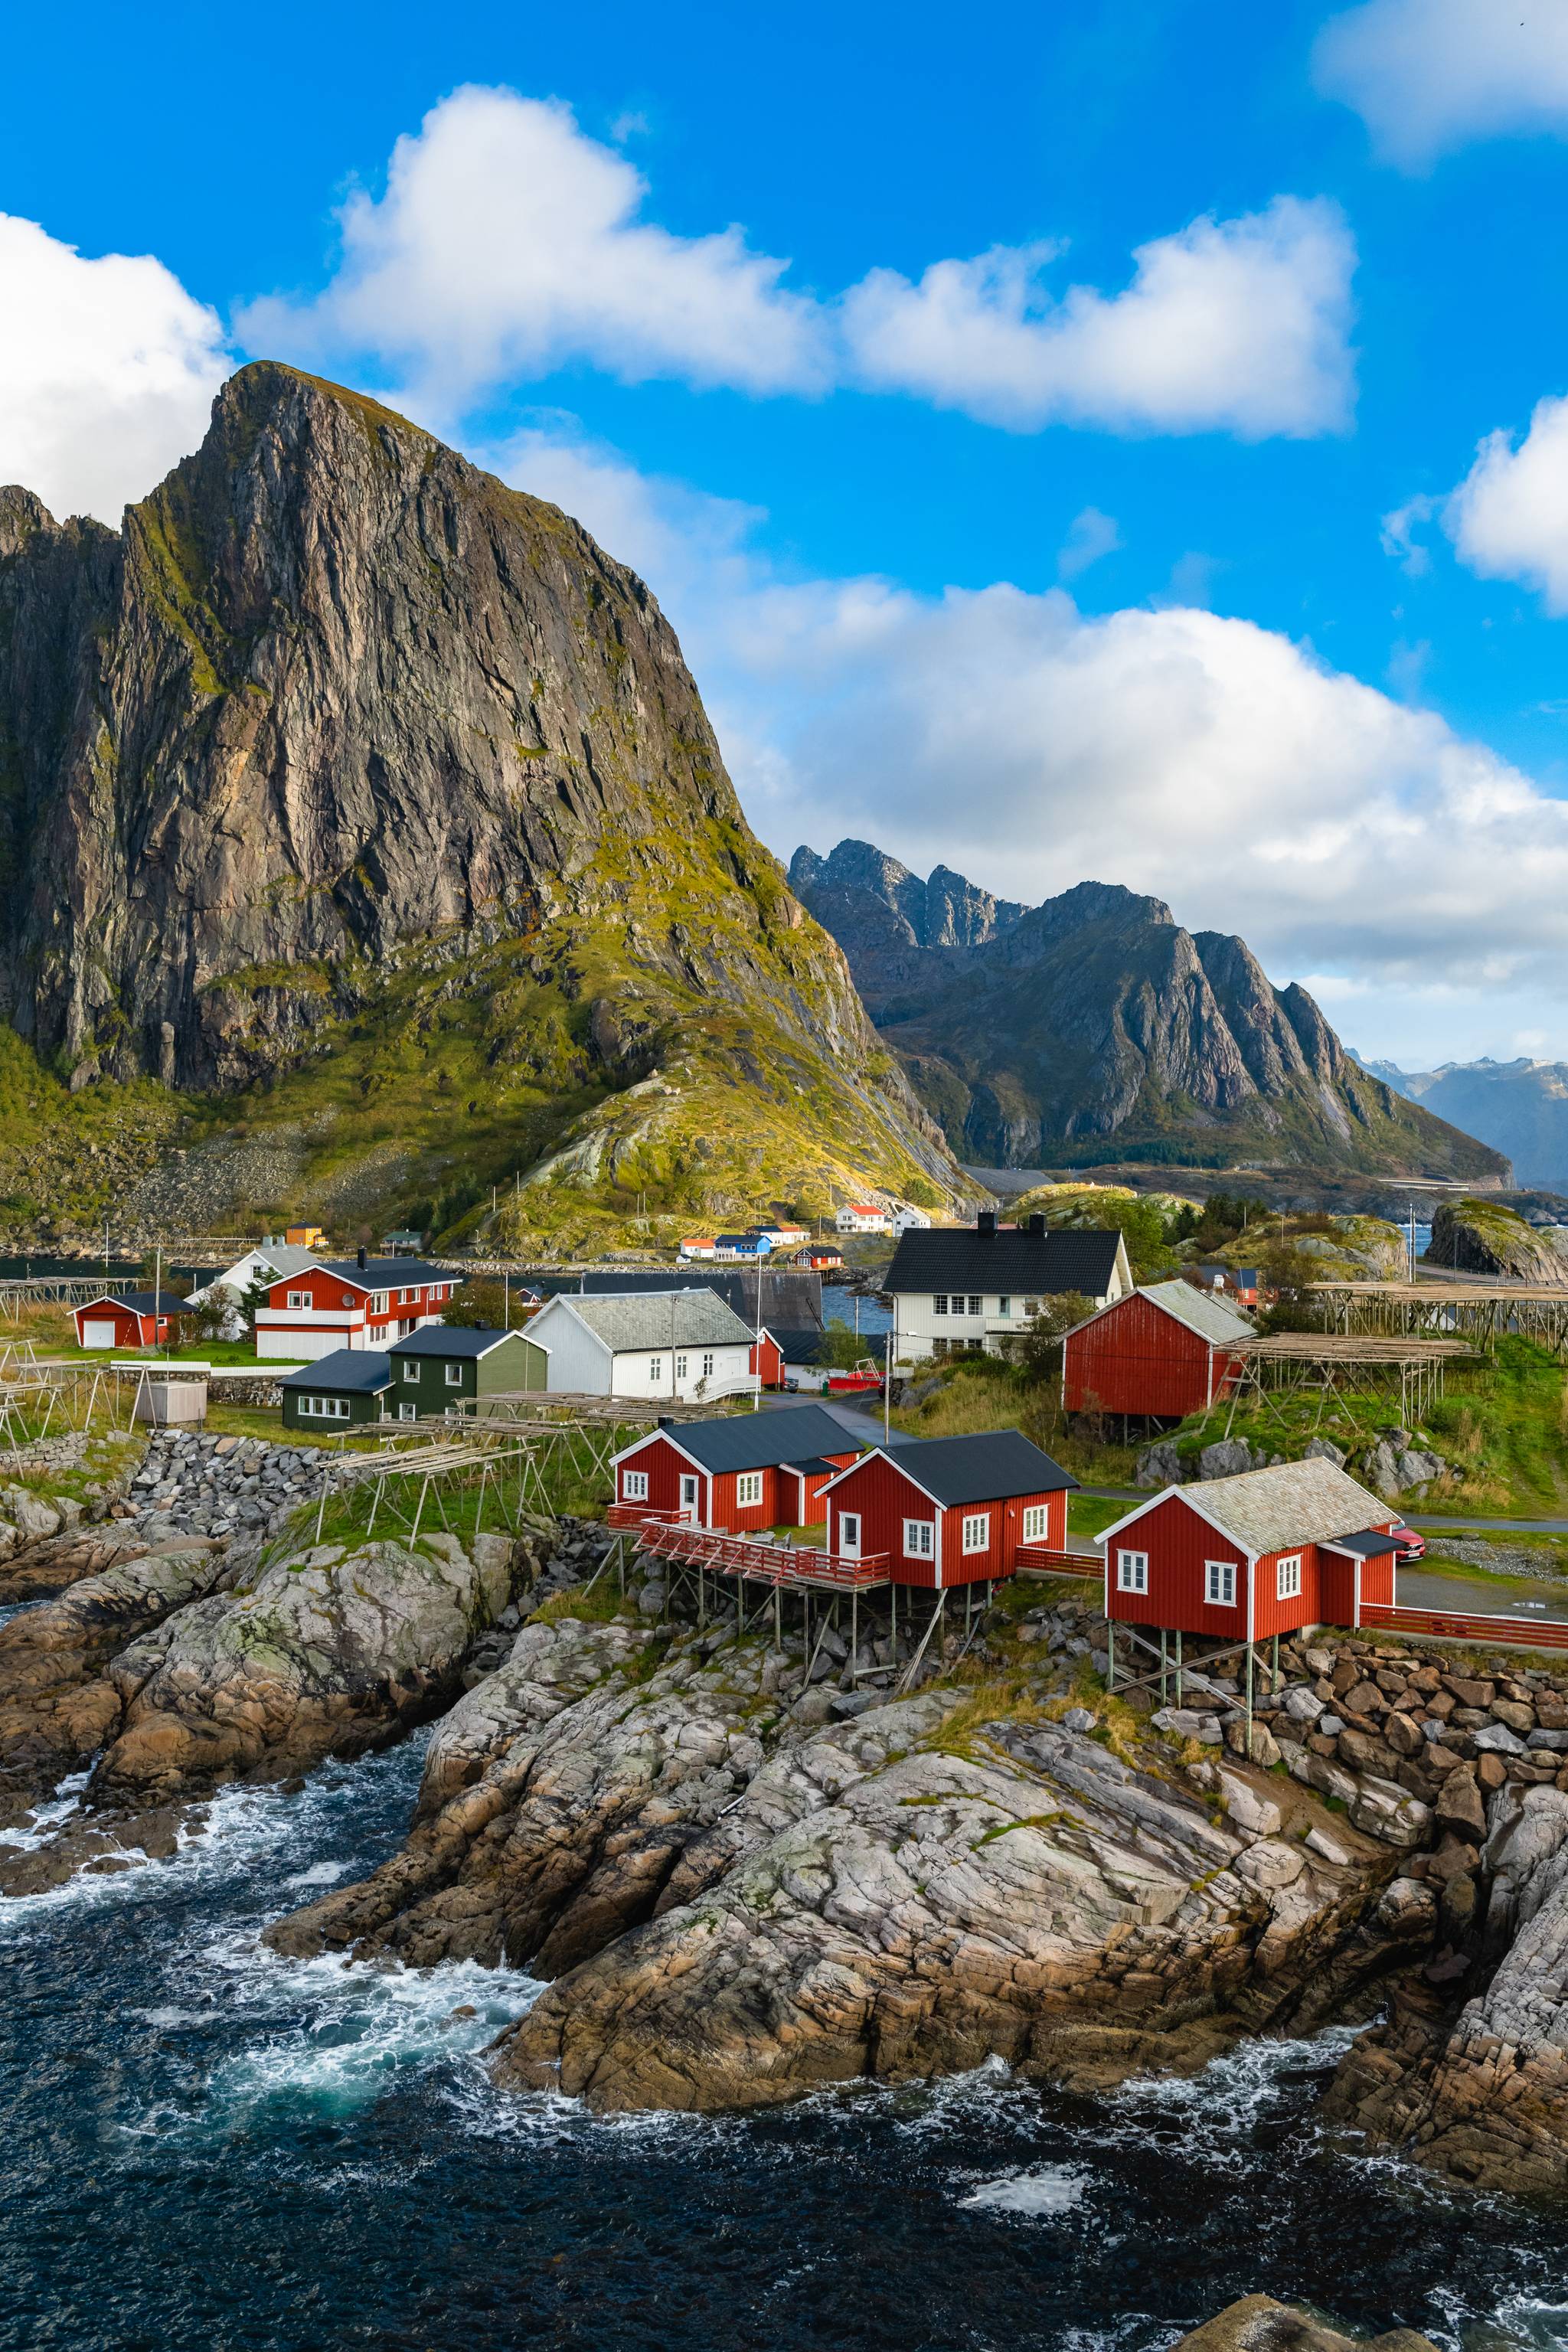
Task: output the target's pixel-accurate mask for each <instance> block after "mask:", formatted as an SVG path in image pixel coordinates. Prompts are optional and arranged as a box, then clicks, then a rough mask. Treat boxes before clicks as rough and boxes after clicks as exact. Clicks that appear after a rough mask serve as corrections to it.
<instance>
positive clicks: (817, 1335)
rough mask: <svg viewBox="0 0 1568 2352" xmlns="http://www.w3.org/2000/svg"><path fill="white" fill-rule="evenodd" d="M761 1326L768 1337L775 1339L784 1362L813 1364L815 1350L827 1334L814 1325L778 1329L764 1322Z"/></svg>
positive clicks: (814, 1361)
mask: <svg viewBox="0 0 1568 2352" xmlns="http://www.w3.org/2000/svg"><path fill="white" fill-rule="evenodd" d="M763 1330H764V1331H765V1332H766V1333H767V1335H768V1337H769V1339H776V1340H777V1342H778V1350H779V1354H780V1355H781V1356H782V1357H783V1358H784V1362H785V1363H786V1364H815V1363H816V1351H817V1349H819V1348H820V1347H821V1345H822V1343H823V1340H824V1339H826V1336H827V1335H826V1332H825V1331H819V1330H817V1329H816V1326H815V1325H811V1326H808V1328H806V1329H805V1330H802V1331H795V1330H789V1329H785V1330H780V1329H779V1328H778V1327H777V1326H776V1325H775V1324H773V1323H764V1324H763Z"/></svg>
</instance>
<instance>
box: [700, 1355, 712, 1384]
mask: <svg viewBox="0 0 1568 2352" xmlns="http://www.w3.org/2000/svg"><path fill="white" fill-rule="evenodd" d="M702 1377H703V1379H704V1380H705V1381H710V1380H711V1379H712V1377H713V1359H712V1357H711V1356H704V1357H703V1359H702Z"/></svg>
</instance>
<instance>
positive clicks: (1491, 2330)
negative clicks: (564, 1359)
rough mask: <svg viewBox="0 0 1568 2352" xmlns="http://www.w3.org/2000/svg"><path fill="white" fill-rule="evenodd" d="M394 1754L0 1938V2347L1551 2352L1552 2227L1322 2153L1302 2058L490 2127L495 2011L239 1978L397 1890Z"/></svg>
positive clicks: (312, 1963)
mask: <svg viewBox="0 0 1568 2352" xmlns="http://www.w3.org/2000/svg"><path fill="white" fill-rule="evenodd" d="M420 1746H421V1742H419V1741H417V1740H415V1741H410V1742H409V1743H407V1744H405V1746H404V1747H402V1748H398V1749H396V1750H395V1751H393V1752H391V1753H389V1754H388V1755H386V1756H384V1757H379V1758H376V1759H371V1760H370V1761H368V1762H364V1763H361V1764H357V1765H354V1766H353V1767H349V1768H337V1767H328V1768H327V1769H324V1770H322V1771H321V1772H319V1773H317V1774H316V1775H314V1776H313V1777H312V1779H311V1780H310V1783H309V1785H308V1786H307V1788H306V1790H305V1791H304V1792H303V1793H302V1794H300V1795H297V1796H294V1797H289V1796H285V1795H283V1794H281V1793H280V1792H279V1791H276V1790H236V1791H229V1792H226V1793H225V1794H223V1795H221V1796H220V1797H219V1798H218V1799H217V1801H216V1803H215V1804H214V1806H213V1808H212V1811H211V1829H210V1832H209V1833H208V1834H207V1835H205V1836H203V1837H198V1838H195V1839H192V1840H190V1841H188V1842H187V1843H185V1844H184V1846H183V1847H182V1850H181V1851H180V1852H179V1853H177V1854H176V1855H174V1857H172V1858H171V1859H170V1860H168V1861H167V1862H163V1863H157V1864H151V1865H149V1866H148V1867H146V1868H144V1869H141V1870H137V1871H132V1872H127V1873H124V1874H121V1875H117V1876H108V1877H98V1878H88V1879H80V1880H78V1881H77V1882H76V1883H75V1884H73V1885H70V1886H68V1887H65V1888H61V1889H58V1890H57V1891H56V1892H54V1893H53V1894H50V1895H42V1896H38V1897H36V1898H34V1899H32V1900H31V1901H27V1902H12V1903H0V1970H3V1976H0V1983H3V1986H4V2000H3V2001H0V2032H3V2035H4V2040H5V2108H4V2133H5V2138H4V2166H3V2173H0V2179H3V2181H4V2191H5V2194H4V2200H3V2209H0V2210H3V2225H0V2226H3V2228H4V2231H5V2245H4V2250H3V2252H4V2259H3V2260H0V2345H3V2346H5V2347H24V2346H25V2347H71V2352H79V2348H80V2347H108V2352H141V2347H146V2352H186V2347H190V2348H191V2352H198V2347H199V2352H251V2347H257V2352H260V2347H266V2352H307V2348H308V2352H339V2347H359V2346H371V2347H387V2352H426V2347H439V2352H448V2347H472V2352H489V2347H513V2346H524V2345H529V2346H533V2345H542V2346H548V2347H572V2352H576V2347H581V2352H619V2347H626V2352H640V2347H650V2352H651V2347H660V2352H662V2348H663V2347H670V2352H677V2347H679V2352H685V2347H690V2352H715V2347H723V2352H752V2347H756V2352H763V2347H765V2352H792V2347H835V2348H836V2352H839V2348H840V2347H877V2352H882V2347H888V2352H893V2347H897V2352H924V2347H931V2352H938V2347H942V2352H947V2347H963V2352H1033V2347H1068V2352H1094V2348H1095V2347H1127V2352H1142V2347H1158V2346H1163V2345H1165V2344H1168V2343H1170V2342H1171V2341H1172V2340H1173V2338H1174V2337H1175V2336H1177V2335H1178V2334H1180V2333H1181V2332H1182V2331H1183V2330H1184V2328H1186V2327H1188V2326H1193V2325H1194V2323H1195V2322H1197V2321H1198V2320H1200V2319H1202V2318H1203V2317H1205V2315H1208V2314H1209V2313H1211V2312H1213V2311H1215V2310H1217V2309H1218V2308H1219V2307H1220V2306H1221V2305H1224V2304H1225V2303H1226V2302H1228V2301H1229V2300H1231V2299H1232V2298H1233V2297H1234V2296H1237V2295H1239V2294H1247V2293H1249V2292H1251V2291H1253V2290H1255V2289H1266V2290H1267V2291H1268V2292H1269V2293H1271V2294H1277V2295H1279V2296H1283V2297H1288V2298H1302V2299H1305V2300H1307V2301H1309V2302H1311V2303H1315V2304H1318V2305H1322V2306H1325V2307H1326V2308H1328V2309H1330V2310H1331V2311H1333V2312H1336V2313H1337V2314H1339V2315H1341V2317H1342V2318H1343V2319H1344V2320H1346V2321H1347V2322H1350V2323H1352V2325H1354V2326H1361V2327H1365V2328H1383V2327H1386V2326H1391V2325H1394V2324H1395V2323H1404V2324H1405V2325H1409V2326H1416V2327H1420V2328H1423V2329H1425V2330H1426V2332H1427V2333H1429V2334H1431V2335H1433V2336H1436V2338H1437V2339H1438V2341H1439V2342H1440V2343H1443V2344H1445V2345H1453V2346H1458V2345H1461V2344H1463V2345H1466V2346H1469V2347H1475V2352H1480V2347H1488V2352H1490V2347H1496V2346H1500V2345H1517V2346H1521V2347H1523V2346H1539V2347H1568V2261H1565V2259H1564V2255H1563V2235H1562V2231H1561V2229H1560V2227H1559V2226H1558V2225H1557V2224H1556V2223H1555V2222H1553V2221H1548V2220H1542V2219H1541V2218H1539V2217H1537V2216H1535V2215H1533V2214H1532V2213H1531V2212H1530V2211H1529V2210H1526V2209H1524V2208H1522V2207H1519V2206H1515V2205H1513V2204H1511V2203H1510V2202H1508V2201H1507V2200H1501V2199H1495V2198H1482V2199H1478V2198H1472V2197H1469V2196H1467V2195H1464V2194H1461V2193H1457V2192H1455V2191H1453V2190H1452V2189H1449V2188H1447V2186H1445V2185H1444V2184H1442V2183H1440V2182H1436V2181H1433V2180H1430V2179H1426V2178H1424V2177H1423V2176H1422V2175H1421V2174H1419V2173H1418V2172H1415V2171H1414V2170H1412V2169H1411V2168H1407V2167H1405V2166H1404V2165H1402V2164H1396V2163H1393V2162H1391V2161H1389V2160H1387V2159H1384V2158H1369V2157H1363V2156H1360V2155H1358V2154H1356V2153H1354V2152H1353V2151H1352V2152H1351V2153H1348V2154H1347V2153H1345V2152H1343V2151H1342V2150H1339V2151H1331V2150H1330V2149H1329V2147H1327V2145H1326V2143H1325V2142H1324V2140H1323V2139H1322V2138H1321V2136H1320V2134H1319V2131H1318V2128H1317V2126H1316V2123H1315V2120H1314V2118H1315V2113H1316V2107H1317V2103H1318V2100H1319V2097H1320V2095H1321V2090H1322V2087H1323V2084H1324V2083H1325V2082H1326V2081H1327V2079H1328V2077H1329V2075H1330V2074H1331V2070H1332V2068H1333V2065H1334V2063H1335V2062H1336V2060H1337V2059H1338V2057H1339V2056H1340V2054H1341V2053H1342V2050H1343V2048H1344V2047H1345V2044H1346V2042H1347V2040H1348V2036H1347V2035H1346V2034H1344V2033H1342V2032H1332V2033H1328V2034H1324V2035H1321V2036H1319V2037H1317V2038H1316V2039H1314V2040H1312V2041H1310V2042H1247V2043H1245V2044H1243V2045H1242V2046H1241V2047H1240V2048H1239V2049H1237V2051H1235V2052H1233V2053H1231V2054H1229V2055H1228V2056H1226V2057H1225V2058H1223V2059H1221V2060H1219V2061H1217V2062H1216V2063H1215V2064H1213V2065H1211V2066H1210V2067H1209V2068H1208V2069H1207V2071H1206V2072H1205V2074H1202V2075H1200V2076H1198V2077H1197V2078H1196V2080H1194V2081H1191V2082H1147V2081H1146V2082H1141V2083H1135V2084H1130V2085H1128V2086H1127V2087H1126V2088H1124V2089H1123V2090H1122V2091H1121V2092H1120V2093H1118V2094H1117V2095H1115V2096H1114V2097H1111V2098H1110V2099H1107V2100H1103V2101H1100V2102H1088V2101H1079V2100H1073V2099H1068V2098H1064V2097H1062V2096H1060V2095H1053V2094H1050V2093H1048V2092H1043V2091H1041V2090H1039V2089H1037V2088H1036V2087H1034V2086H1031V2085H1029V2084H1024V2083H1022V2082H1019V2081H1018V2080H1016V2078H1015V2077H1014V2076H1013V2075H1012V2074H1009V2073H1008V2071H1007V2070H1006V2069H1005V2067H1003V2066H1001V2065H999V2064H993V2065H988V2066H984V2067H982V2068H981V2069H980V2070H979V2071H978V2072H976V2073H974V2074H968V2075H965V2076H963V2077H961V2078H959V2079H957V2080H954V2081H950V2082H946V2083H942V2084H935V2085H933V2086H931V2087H922V2088H906V2089H900V2090H887V2089H881V2088H877V2087H874V2086H868V2085H857V2086H850V2087H848V2088H847V2089H845V2090H842V2091H838V2092H834V2093H826V2094H823V2095H818V2096H816V2097H814V2098H812V2099H809V2100H807V2101H805V2103H804V2104H802V2105H797V2106H795V2107H792V2108H788V2109H785V2110H783V2111H779V2112H775V2113H771V2114H765V2115H761V2116H743V2117H722V2118H702V2117H689V2116H632V2117H611V2118H599V2117H595V2116H590V2115H588V2114H586V2113H585V2112H584V2110H583V2109H582V2108H580V2107H578V2106H576V2105H573V2104H572V2103H571V2102H569V2101H566V2100H563V2099H560V2098H555V2097H550V2096H545V2095H535V2096H527V2097H519V2096H516V2095H502V2094H500V2093H498V2092H497V2091H496V2090H495V2089H493V2088H492V2086H491V2084H490V2082H489V2076H488V2074H487V2072H486V2067H485V2062H484V2055H483V2053H484V2050H485V2046H486V2044H487V2043H488V2042H489V2041H490V2040H491V2039H492V2037H493V2036H494V2034H495V2033H496V2032H498V2030H499V2029H500V2027H501V2026H502V2025H503V2024H505V2023H506V2022H507V2021H510V2019H512V2018H514V2017H516V2016H518V2015H519V2014H520V2013H521V2011H523V2010H524V2009H525V2008H526V2007H527V2005H528V2003H529V2001H530V2000H531V1999H533V1998H534V1996H535V1993H536V1990H537V1988H536V1986H535V1985H534V1984H533V1982H532V1981H531V1979H530V1978H529V1977H528V1976H527V1975H526V1974H525V1973H522V1972H521V1971H518V1970H515V1969H511V1970H489V1969H480V1968H478V1967H475V1966H473V1965H471V1964H454V1965H452V1966H448V1967H446V1968H440V1969H432V1970H430V1971H428V1972H424V1973H420V1972H416V1971H405V1970H402V1969H383V1968H376V1967H367V1966H364V1965H363V1964H357V1963H354V1964H345V1963H344V1962H343V1961H342V1959H341V1958H321V1959H315V1960H309V1961H303V1962H300V1961H290V1960H284V1959H280V1958H278V1957H277V1956H276V1955H274V1954H271V1953H268V1952H267V1951H265V1950H263V1949H262V1948H261V1947H260V1946H259V1943H258V1933H259V1930H260V1929H261V1928H262V1927H263V1926H264V1925H265V1924H266V1922H267V1921H268V1919H270V1918H273V1917H275V1916H278V1914H279V1912H281V1911H284V1910H287V1909H289V1908H291V1907H292V1906H295V1905H297V1904H300V1903H304V1902H309V1901H310V1900H311V1899H312V1897H313V1896H314V1895H319V1894H320V1893H321V1890H322V1889H323V1888H325V1887H327V1886H330V1885H338V1884H340V1883H342V1881H343V1880H345V1879H347V1878H349V1877H350V1876H357V1875H359V1874H362V1873H363V1871H364V1870H365V1869H366V1868H368V1867H370V1866H372V1865H374V1864H375V1863H376V1862H377V1861H379V1860H380V1859H382V1858H383V1857H384V1855H386V1854H387V1853H390V1852H392V1851H393V1850H394V1849H395V1845H396V1843H397V1842H398V1840H399V1838H400V1836H401V1833H402V1831H403V1829H404V1827H405V1823H406V1821H407V1817H408V1812H409V1807H410V1803H411V1801H412V1798H413V1795H414V1791H415V1789H416V1784H417V1780H418V1772H419V1764H420V1753H419V1750H420ZM74 1796H75V1790H74V1789H67V1790H63V1791H62V1793H61V1795H60V1797H59V1799H58V1802H59V1804H60V1805H61V1806H63V1807H68V1806H69V1804H70V1803H71V1802H72V1801H74Z"/></svg>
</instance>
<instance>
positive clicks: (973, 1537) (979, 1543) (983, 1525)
mask: <svg viewBox="0 0 1568 2352" xmlns="http://www.w3.org/2000/svg"><path fill="white" fill-rule="evenodd" d="M963 1549H964V1550H965V1551H989V1550H990V1549H991V1514H990V1512H989V1511H971V1512H970V1514H969V1516H968V1517H967V1518H966V1519H965V1520H964V1522H963Z"/></svg>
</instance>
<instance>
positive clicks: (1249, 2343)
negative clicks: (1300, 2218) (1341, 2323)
mask: <svg viewBox="0 0 1568 2352" xmlns="http://www.w3.org/2000/svg"><path fill="white" fill-rule="evenodd" d="M1172 2352H1437V2347H1436V2345H1435V2344H1434V2343H1433V2342H1432V2340H1431V2338H1430V2336H1419V2335H1417V2334H1416V2332H1415V2329H1414V2328H1413V2327H1391V2328H1390V2329H1389V2330H1388V2332H1387V2334H1386V2335H1384V2336H1342V2334H1341V2333H1340V2331H1339V2329H1338V2328H1337V2327H1331V2326H1330V2325H1329V2323H1328V2322H1327V2321H1326V2320H1324V2319H1320V2318H1319V2316H1318V2315H1317V2314H1316V2313H1315V2312H1310V2311H1303V2310H1301V2309H1300V2306H1299V2305H1295V2304H1289V2303H1276V2302H1275V2300H1274V2298H1273V2296H1272V2295H1268V2294H1245V2295H1243V2296H1242V2298H1241V2300H1240V2302H1239V2303H1232V2304H1227V2305H1226V2308H1225V2310H1224V2311H1216V2312H1215V2315H1214V2317H1213V2318H1212V2319H1205V2322H1204V2324H1203V2326H1201V2327H1194V2329H1193V2331H1192V2333H1191V2335H1189V2336H1183V2337H1182V2338H1181V2340H1180V2342H1179V2343H1178V2344H1176V2345H1174V2346H1173V2347H1172Z"/></svg>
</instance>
